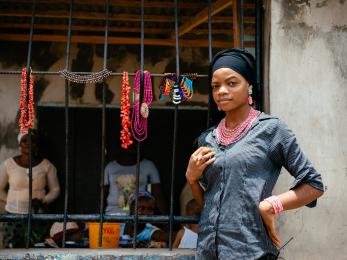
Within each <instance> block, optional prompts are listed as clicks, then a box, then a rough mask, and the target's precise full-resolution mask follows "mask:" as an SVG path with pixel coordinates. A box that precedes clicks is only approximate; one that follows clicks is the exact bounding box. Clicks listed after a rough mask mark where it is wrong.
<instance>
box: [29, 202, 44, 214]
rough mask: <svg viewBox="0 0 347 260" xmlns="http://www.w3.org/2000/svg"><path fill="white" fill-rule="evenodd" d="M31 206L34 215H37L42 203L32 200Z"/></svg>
mask: <svg viewBox="0 0 347 260" xmlns="http://www.w3.org/2000/svg"><path fill="white" fill-rule="evenodd" d="M31 205H32V207H33V210H34V213H38V212H39V210H40V209H41V208H42V207H43V203H42V201H41V200H39V199H33V200H32V201H31Z"/></svg>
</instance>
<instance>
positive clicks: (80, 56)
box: [70, 44, 94, 101]
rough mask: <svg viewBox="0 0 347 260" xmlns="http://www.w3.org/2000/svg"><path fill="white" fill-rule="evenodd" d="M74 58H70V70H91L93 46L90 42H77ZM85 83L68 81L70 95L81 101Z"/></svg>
mask: <svg viewBox="0 0 347 260" xmlns="http://www.w3.org/2000/svg"><path fill="white" fill-rule="evenodd" d="M77 47H78V52H77V55H76V58H75V59H73V60H72V64H71V71H91V70H92V68H93V64H94V62H93V55H94V48H93V46H92V45H91V44H78V45H77ZM85 85H86V84H80V83H75V82H70V97H71V98H72V99H78V100H80V101H81V99H82V96H83V95H84V88H85Z"/></svg>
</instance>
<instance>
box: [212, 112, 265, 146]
mask: <svg viewBox="0 0 347 260" xmlns="http://www.w3.org/2000/svg"><path fill="white" fill-rule="evenodd" d="M259 114H260V112H259V111H257V110H255V109H253V108H251V109H250V111H249V114H248V116H247V118H246V120H245V121H243V122H242V123H241V124H239V125H237V126H236V127H234V128H232V129H229V128H227V127H226V122H225V117H224V118H223V119H222V120H221V121H220V122H219V124H218V127H217V138H218V142H219V143H220V144H221V145H223V146H227V145H229V144H232V143H236V142H237V141H239V140H240V139H241V138H242V137H244V136H245V135H246V134H247V132H248V130H249V129H250V128H251V126H252V124H253V122H254V120H255V119H256V118H257V117H258V115H259Z"/></svg>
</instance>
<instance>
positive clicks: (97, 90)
mask: <svg viewBox="0 0 347 260" xmlns="http://www.w3.org/2000/svg"><path fill="white" fill-rule="evenodd" d="M103 84H104V83H102V82H99V83H95V92H94V93H95V97H96V99H97V100H99V101H100V102H101V103H102V86H103ZM105 88H106V104H109V103H111V101H112V99H113V97H114V93H113V92H112V91H111V90H110V88H109V86H108V84H107V83H106V82H105Z"/></svg>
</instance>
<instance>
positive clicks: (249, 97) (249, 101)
mask: <svg viewBox="0 0 347 260" xmlns="http://www.w3.org/2000/svg"><path fill="white" fill-rule="evenodd" d="M252 88H253V87H252V85H250V86H249V88H248V104H249V105H253V98H252V94H253V91H252Z"/></svg>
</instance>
